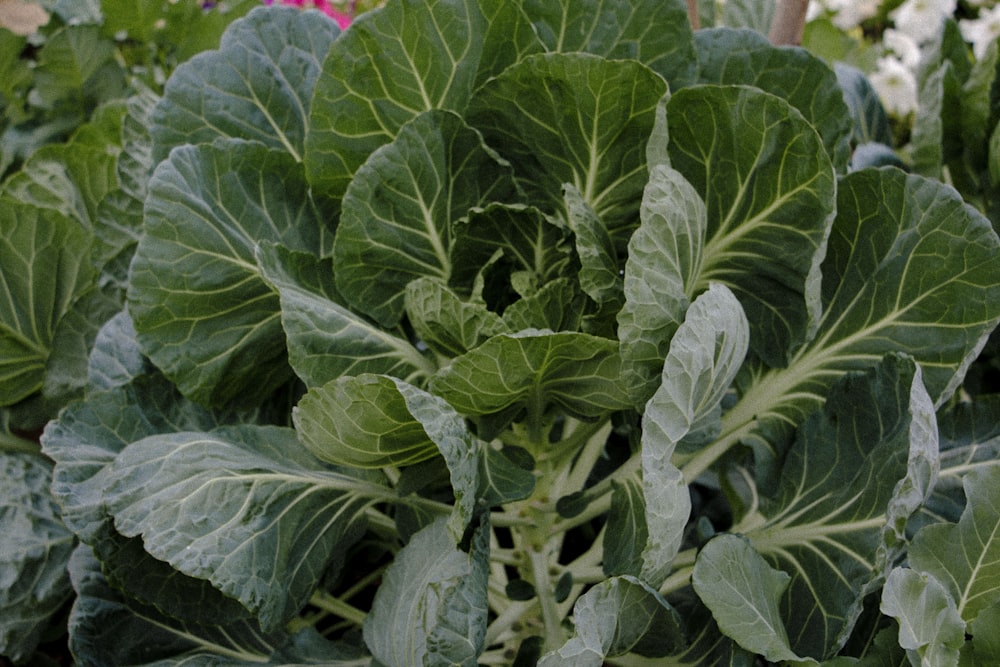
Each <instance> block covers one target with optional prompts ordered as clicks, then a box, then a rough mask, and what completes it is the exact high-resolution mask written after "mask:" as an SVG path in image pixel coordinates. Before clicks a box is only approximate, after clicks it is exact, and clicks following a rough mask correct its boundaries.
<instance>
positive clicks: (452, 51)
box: [306, 0, 541, 199]
mask: <svg viewBox="0 0 1000 667" xmlns="http://www.w3.org/2000/svg"><path fill="white" fill-rule="evenodd" d="M540 49H541V45H540V44H539V43H538V41H537V39H536V38H535V37H534V35H533V34H532V32H531V26H530V24H529V23H528V21H527V19H526V18H525V17H524V15H523V14H522V13H521V11H520V9H519V8H518V7H517V5H516V3H511V2H507V1H506V0H477V1H474V0H432V1H430V2H428V1H426V0H401V1H399V2H391V3H388V4H386V5H385V6H384V7H382V8H380V9H378V10H375V11H373V12H369V13H367V14H365V15H363V16H361V17H359V18H358V20H356V21H355V22H354V23H353V24H352V25H351V29H350V30H349V31H347V32H346V33H345V34H344V36H343V38H341V39H338V40H336V41H335V42H334V44H333V46H332V47H331V48H330V52H329V54H328V55H327V57H326V60H325V61H324V63H323V71H322V73H321V75H320V78H319V80H318V81H317V84H316V89H315V93H314V98H313V108H312V115H311V118H310V128H309V137H308V140H307V146H306V164H307V166H308V171H309V180H310V182H311V183H312V184H313V187H314V188H315V189H316V191H317V193H319V194H320V195H323V196H329V197H333V198H338V199H339V198H340V197H342V196H343V194H344V192H345V191H346V189H347V185H348V183H349V182H350V180H351V177H352V176H353V174H354V172H355V171H356V170H357V169H358V167H360V166H361V164H362V163H363V162H364V161H365V160H366V159H368V156H369V155H370V154H371V153H372V152H374V151H375V149H377V148H378V147H379V146H382V145H383V144H386V143H388V142H390V141H392V140H393V139H394V138H395V136H396V133H397V132H398V131H399V129H400V128H401V127H402V126H403V125H405V124H406V123H407V122H408V121H410V120H411V119H413V118H414V117H416V116H418V115H419V114H421V113H423V112H425V111H429V110H431V109H447V110H451V111H455V112H458V113H462V112H464V111H465V108H466V105H467V104H468V101H469V97H470V96H471V95H472V91H473V90H474V89H475V87H476V86H477V85H478V84H479V83H481V82H482V81H483V80H485V79H486V78H488V77H489V76H491V75H493V74H496V73H498V72H500V71H501V70H503V69H504V68H505V67H506V66H507V65H509V64H510V63H512V62H516V61H517V60H518V59H519V58H520V56H521V55H522V54H524V53H527V52H530V51H536V50H540Z"/></svg>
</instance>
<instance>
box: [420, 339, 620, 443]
mask: <svg viewBox="0 0 1000 667" xmlns="http://www.w3.org/2000/svg"><path fill="white" fill-rule="evenodd" d="M619 366H620V364H619V360H618V346H617V345H616V344H615V343H614V341H610V340H607V339H605V338H597V337H595V336H591V335H588V334H583V333H571V332H562V333H552V332H543V331H536V330H531V329H528V330H525V331H522V332H519V333H516V334H499V335H497V336H494V337H493V338H491V339H489V340H488V341H486V342H485V343H483V344H482V345H480V346H479V347H477V348H476V349H474V350H472V351H471V352H468V353H466V354H464V355H462V356H460V357H457V358H455V359H454V360H453V361H452V362H451V364H450V365H448V366H446V367H444V368H442V369H441V370H440V371H438V372H437V374H436V375H435V376H434V377H433V378H432V379H431V388H432V390H433V391H434V393H436V394H438V395H439V396H442V397H443V398H444V399H445V400H447V401H448V402H449V403H451V404H452V405H453V406H454V407H455V409H457V410H458V411H459V412H461V413H462V414H464V415H467V416H482V415H500V416H501V418H502V419H504V418H505V419H507V420H510V419H519V418H521V417H522V416H524V417H526V418H527V419H528V420H529V423H531V424H533V425H534V426H540V425H541V420H542V419H544V416H545V414H546V413H547V411H548V410H549V409H550V408H558V409H561V410H564V411H565V412H567V413H568V414H570V415H573V416H575V417H580V418H583V419H587V418H594V417H601V416H604V415H606V414H607V413H608V412H612V411H614V410H621V409H624V408H625V407H627V406H628V405H629V404H628V402H627V400H626V396H625V394H624V392H623V390H622V388H621V386H620V383H619Z"/></svg>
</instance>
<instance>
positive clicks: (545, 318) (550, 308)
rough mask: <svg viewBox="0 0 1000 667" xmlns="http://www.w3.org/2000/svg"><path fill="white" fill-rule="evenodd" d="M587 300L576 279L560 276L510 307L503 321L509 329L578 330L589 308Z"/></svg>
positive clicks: (504, 312) (506, 310) (505, 312)
mask: <svg viewBox="0 0 1000 667" xmlns="http://www.w3.org/2000/svg"><path fill="white" fill-rule="evenodd" d="M586 299H587V297H586V296H585V295H584V294H583V292H581V291H580V286H579V284H578V283H577V281H576V280H573V279H572V278H557V279H556V280H553V281H551V282H548V283H546V284H545V285H544V286H543V287H542V288H541V289H539V290H538V291H537V292H535V293H534V294H529V295H527V296H524V297H522V298H520V299H518V300H517V301H515V302H514V303H512V304H510V305H509V306H507V308H506V309H505V310H504V311H503V321H504V323H505V324H506V325H507V328H508V329H509V330H510V331H524V330H525V329H550V330H552V331H579V330H580V327H581V325H582V324H583V317H584V312H585V309H586V308H587V303H586ZM588 333H589V332H588Z"/></svg>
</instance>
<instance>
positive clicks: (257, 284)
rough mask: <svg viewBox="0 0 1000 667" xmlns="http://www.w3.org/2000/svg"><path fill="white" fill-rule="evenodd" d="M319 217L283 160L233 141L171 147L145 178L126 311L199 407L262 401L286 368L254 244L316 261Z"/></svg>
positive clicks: (146, 345) (286, 374)
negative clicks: (146, 191) (145, 190)
mask: <svg viewBox="0 0 1000 667" xmlns="http://www.w3.org/2000/svg"><path fill="white" fill-rule="evenodd" d="M325 219H326V215H325V214H324V212H323V211H322V210H321V209H320V208H318V207H317V206H316V205H315V204H314V203H313V200H312V197H311V196H310V194H309V190H308V186H307V185H306V183H305V179H304V177H303V174H302V167H301V165H298V164H296V163H295V161H294V160H293V159H292V157H291V156H289V155H288V154H287V153H285V152H282V151H273V150H270V149H268V148H265V147H264V146H262V145H260V144H257V143H252V142H243V141H238V140H235V139H228V140H220V141H219V142H217V143H214V144H210V145H200V146H183V147H180V148H177V149H176V150H174V151H173V152H172V153H171V155H170V158H169V159H167V160H166V161H164V162H162V163H160V165H159V166H158V167H157V169H156V172H155V173H154V175H153V178H152V180H151V181H150V184H149V198H148V199H147V201H146V216H145V227H144V235H143V237H142V239H141V240H140V242H139V246H138V248H137V250H136V253H135V258H134V260H133V262H132V269H131V276H130V284H129V291H128V300H129V304H128V307H129V313H130V314H131V315H132V319H133V321H134V323H135V328H136V331H138V332H139V341H140V343H141V345H142V349H143V352H144V353H145V354H147V355H148V356H149V357H150V359H152V361H153V363H155V364H156V365H157V366H158V367H159V368H160V369H162V370H163V371H164V373H166V375H167V376H168V377H170V378H171V379H172V380H173V381H174V382H175V383H176V384H177V386H178V387H180V389H181V391H182V392H184V393H185V395H187V396H190V397H192V398H194V399H195V400H197V401H200V402H203V403H207V404H216V405H224V404H226V403H229V402H231V401H234V400H239V401H240V402H242V403H245V404H254V403H258V402H260V401H261V400H263V399H264V398H265V397H266V396H267V395H268V394H270V393H271V392H273V391H274V389H275V387H277V386H279V385H280V384H281V383H282V382H284V381H286V380H288V379H290V378H291V377H292V371H291V368H290V367H289V365H288V360H287V353H286V350H285V333H284V331H283V330H282V328H281V321H280V317H281V312H280V306H279V298H278V295H277V294H276V293H275V292H274V291H273V290H272V288H271V287H270V286H269V285H268V284H267V283H266V282H265V281H264V279H263V278H262V276H261V275H260V269H259V267H258V265H257V260H256V258H255V256H254V250H255V247H256V245H257V244H258V243H260V242H261V241H273V242H276V243H280V244H282V245H284V246H285V247H287V248H289V249H291V250H300V251H308V252H313V253H315V254H320V253H321V251H322V247H321V240H322V236H323V232H322V230H323V226H324V225H325V224H326V223H325ZM192 340H198V341H199V344H198V345H191V344H190V341H192Z"/></svg>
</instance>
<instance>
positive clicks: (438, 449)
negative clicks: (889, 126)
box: [0, 0, 1000, 667]
mask: <svg viewBox="0 0 1000 667" xmlns="http://www.w3.org/2000/svg"><path fill="white" fill-rule="evenodd" d="M980 76H984V75H982V74H981V73H980ZM844 80H846V79H845V76H844V74H841V75H840V77H838V75H837V74H836V73H835V72H834V70H832V69H831V68H829V67H828V66H827V65H825V64H824V63H823V62H821V61H820V60H818V59H817V58H815V57H813V56H811V55H809V54H808V53H807V52H805V51H803V50H801V49H793V48H776V47H773V46H771V45H769V44H768V43H767V42H766V41H765V40H764V39H763V38H761V37H760V36H759V35H757V34H756V33H753V32H750V31H747V30H733V29H728V28H714V29H711V30H707V31H701V32H699V33H697V35H696V34H693V33H692V31H691V29H690V27H689V25H688V23H687V13H686V4H685V3H683V2H680V1H679V0H677V1H673V2H662V1H661V0H658V1H657V2H624V1H623V0H592V1H588V2H576V1H574V2H569V1H568V0H566V1H559V0H551V1H549V0H544V1H543V0H524V1H519V2H510V1H508V0H502V1H501V0H437V1H435V2H425V1H423V0H390V2H388V3H387V4H386V5H385V6H384V7H382V8H381V9H378V10H375V11H372V12H370V13H367V14H365V15H363V16H361V17H359V18H358V19H357V20H356V22H355V23H354V24H353V25H352V26H351V27H350V28H349V29H347V30H346V31H344V32H341V31H340V30H339V29H338V28H337V27H336V25H335V24H334V23H333V22H332V21H331V20H329V19H328V18H327V17H325V16H324V15H323V14H321V13H320V12H316V11H305V12H301V11H298V10H296V9H293V8H290V7H260V8H257V9H255V10H253V11H252V12H250V13H249V14H248V15H247V16H246V17H244V18H242V19H240V20H239V21H236V22H234V23H233V24H232V26H231V27H230V28H229V29H228V31H227V32H226V34H225V36H224V37H223V39H222V40H221V42H220V45H219V48H217V49H215V50H211V51H207V52H205V53H202V54H201V55H198V56H196V57H194V58H192V59H190V60H189V61H187V62H185V63H183V64H181V65H180V66H179V67H178V68H177V69H176V71H175V72H174V74H173V75H172V76H171V77H170V79H169V80H168V81H167V82H166V85H165V87H164V89H163V92H162V95H159V94H157V93H155V92H154V91H152V90H149V89H145V90H143V91H140V92H139V93H137V94H136V95H134V96H132V97H130V98H129V99H128V100H127V101H126V102H125V103H123V104H121V105H120V106H119V115H118V116H116V118H117V124H112V125H111V127H113V128H114V131H113V132H110V134H112V135H113V136H114V140H113V141H111V140H109V143H108V144H107V146H108V148H107V150H106V151H105V155H106V160H105V161H104V162H101V164H102V165H104V167H105V168H106V172H102V173H106V174H107V178H106V179H105V180H103V181H101V180H95V179H94V178H93V177H92V176H91V177H89V178H84V177H83V176H82V175H81V173H80V170H77V169H75V164H76V163H75V162H74V161H73V160H76V159H79V160H85V159H86V157H85V156H87V155H89V154H90V153H88V152H87V151H88V150H91V149H93V148H94V144H93V143H92V142H93V141H96V139H94V138H93V137H94V136H101V135H100V134H99V133H98V132H97V130H98V129H101V128H103V129H105V130H107V127H108V126H106V125H102V126H100V127H95V128H94V130H93V133H92V134H88V135H78V138H77V139H74V141H73V142H72V143H71V144H70V148H66V149H64V150H66V151H68V152H72V151H78V152H79V157H74V158H73V160H69V159H68V158H67V161H66V162H65V164H66V169H65V170H64V172H63V173H64V178H65V182H66V183H68V184H70V185H72V187H68V186H67V187H57V186H54V185H53V186H51V187H45V186H46V185H47V184H51V182H52V181H49V180H42V179H36V180H34V181H32V180H31V178H32V177H31V176H30V175H27V174H26V175H24V176H19V177H17V178H16V179H11V180H10V181H8V184H7V185H6V186H5V188H4V190H3V191H2V195H0V196H2V202H0V203H2V204H3V207H2V208H0V216H3V217H2V218H0V219H2V220H3V221H4V224H3V226H2V227H0V258H3V267H4V269H3V273H2V274H0V278H2V280H0V296H2V297H3V298H0V350H4V351H7V350H9V352H6V353H5V354H4V355H3V357H2V358H0V402H2V404H3V405H4V406H9V408H8V409H7V410H6V411H5V412H4V413H3V415H4V418H5V421H4V423H3V425H4V438H5V439H4V441H3V443H4V447H3V449H2V451H0V461H2V462H3V463H4V466H3V467H2V468H0V470H3V471H4V472H3V474H4V480H5V484H4V486H3V487H2V490H0V508H3V511H2V513H0V521H2V523H3V525H4V527H5V528H7V529H8V530H11V531H14V532H13V534H14V535H15V536H16V537H15V538H14V539H13V543H16V544H18V545H22V546H23V549H22V550H19V551H11V550H10V549H8V548H4V549H2V550H0V555H2V556H3V557H2V558H0V582H7V581H11V582H13V581H15V580H16V581H17V582H18V586H16V587H13V586H2V587H0V589H2V590H4V591H8V592H7V593H6V594H5V595H3V596H0V612H2V613H0V653H2V654H4V655H10V656H11V657H12V659H13V660H14V661H16V662H21V661H27V660H28V659H29V658H30V656H31V654H32V652H33V650H34V648H35V645H36V644H37V642H38V641H39V639H40V637H41V635H42V634H43V632H44V630H45V628H46V627H47V624H48V623H49V622H50V621H49V620H48V619H50V618H53V617H54V616H55V615H56V614H57V612H58V610H59V608H60V607H62V606H64V605H65V604H67V602H68V601H69V600H72V608H71V610H70V611H69V614H68V622H67V623H68V632H69V645H70V648H71V650H72V651H73V654H74V657H75V659H76V661H77V662H78V663H79V664H81V665H110V664H136V665H163V666H167V665H180V664H199V665H200V664H206V665H207V664H221V665H228V664H233V665H236V664H251V663H252V664H267V665H286V664H325V665H373V666H374V665H386V666H393V667H394V666H396V665H399V666H409V665H454V664H460V665H477V664H515V665H532V664H539V665H544V666H546V667H553V666H557V665H574V666H575V665H593V666H595V667H598V666H600V665H604V664H613V665H639V664H658V665H675V664H676V665H680V664H753V663H754V661H755V660H765V661H770V662H775V663H780V662H788V663H797V664H820V663H828V664H831V665H834V664H836V665H843V664H855V663H857V664H883V662H891V664H899V663H900V661H901V660H902V661H905V660H907V659H909V660H911V661H913V664H921V661H924V663H923V664H959V660H960V659H968V660H974V661H975V660H979V661H984V664H985V663H988V662H989V661H990V660H991V659H992V658H993V657H995V655H996V654H997V653H998V649H997V647H996V646H995V642H994V641H993V640H992V639H991V637H992V636H993V635H995V631H996V628H997V623H1000V620H998V616H997V614H996V609H997V605H998V604H1000V602H998V600H1000V591H998V589H997V587H996V586H995V585H994V584H995V582H994V581H993V579H994V577H993V576H992V574H991V572H989V570H988V568H982V567H978V566H977V564H979V563H980V562H986V561H989V560H990V558H991V556H992V553H993V550H995V549H996V544H995V542H996V540H994V539H992V538H991V537H990V536H989V535H987V534H985V531H984V527H988V526H991V525H993V526H995V524H996V522H997V520H998V519H1000V509H998V503H997V502H994V501H995V500H996V499H995V498H992V497H991V494H992V495H995V493H994V491H993V489H994V488H995V487H996V486H997V485H996V483H994V480H993V479H992V478H993V468H992V465H993V462H994V461H995V460H996V457H995V453H996V449H997V446H996V440H997V424H998V423H1000V413H998V410H997V408H998V406H997V404H996V401H994V400H992V398H990V397H978V396H972V395H971V394H970V393H969V392H967V391H966V390H965V389H963V386H962V385H963V381H964V379H965V377H966V374H967V372H968V371H969V369H970V368H972V367H974V366H975V365H976V364H977V363H979V362H977V359H978V358H979V357H980V356H981V355H982V354H983V351H984V348H985V346H986V345H987V342H988V339H989V337H990V335H991V333H992V332H993V330H994V328H995V327H996V325H997V323H998V322H1000V262H998V261H997V256H998V252H1000V239H998V237H997V235H996V233H995V232H994V230H993V228H992V225H991V224H990V221H989V219H988V218H987V217H986V216H985V215H984V213H983V212H982V211H981V210H979V209H977V208H976V207H974V206H973V205H972V204H970V203H968V202H966V201H965V200H963V199H962V197H961V196H960V195H959V193H958V192H957V191H956V190H955V189H953V188H952V187H950V186H948V185H946V184H945V183H943V182H942V181H941V180H939V179H938V178H936V177H934V176H933V175H931V176H928V175H913V174H907V173H905V172H903V171H901V170H899V169H896V168H893V167H884V168H863V169H861V168H857V165H854V166H853V167H852V166H851V160H850V151H851V147H852V145H853V144H854V142H856V140H857V137H859V136H864V132H867V131H868V130H864V131H863V132H859V131H858V129H857V117H856V113H852V109H851V107H849V106H848V104H847V103H846V102H845V98H846V99H848V100H850V99H851V94H853V93H857V91H858V90H861V89H862V88H863V86H862V85H861V84H860V83H858V82H857V81H853V83H852V85H854V86H855V88H854V89H853V93H850V92H848V94H846V95H845V94H844V93H842V92H841V91H842V90H843V89H842V88H841V82H842V81H844ZM855 112H856V108H855ZM75 155H76V153H74V156H75ZM39 160H41V158H39ZM43 265H44V266H58V267H59V270H58V271H51V270H49V271H28V272H27V273H25V271H20V270H14V269H10V270H8V267H9V266H10V267H15V266H23V267H25V270H26V271H27V269H28V268H34V267H39V266H43ZM94 304H101V307H100V308H97V307H95V305H94ZM39 405H44V406H49V409H50V410H51V411H53V413H54V410H55V409H57V408H61V410H60V411H59V412H58V414H52V417H53V418H52V419H51V420H50V421H48V423H47V425H45V427H44V432H43V433H42V435H41V438H40V440H41V455H39V453H38V452H37V451H36V452H32V447H31V442H30V438H29V437H28V435H29V434H28V433H26V432H25V430H26V429H25V428H24V426H23V425H22V424H21V423H20V422H18V419H20V418H21V417H20V416H21V415H23V414H25V413H27V412H30V411H31V410H35V411H36V412H37V411H38V410H40V408H39ZM939 416H940V423H939ZM39 426H40V425H39ZM15 449H17V450H23V451H17V452H15V451H14V450H15ZM7 480H16V481H15V482H14V483H11V484H8V483H7ZM955 545H959V547H960V550H961V554H962V558H961V559H954V558H951V557H949V556H947V555H946V550H947V549H952V548H954V547H955ZM948 553H951V552H950V551H949V552H948ZM24 582H37V583H27V584H26V583H24ZM941 619H944V620H945V621H946V622H945V623H941V622H940V621H941ZM113 630H114V631H116V632H115V635H114V638H113V640H111V639H110V636H111V633H112V632H113ZM892 661H895V662H892ZM973 664H975V663H973Z"/></svg>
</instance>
